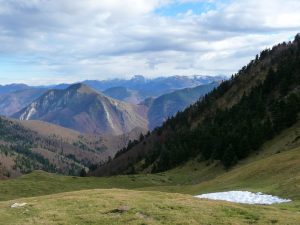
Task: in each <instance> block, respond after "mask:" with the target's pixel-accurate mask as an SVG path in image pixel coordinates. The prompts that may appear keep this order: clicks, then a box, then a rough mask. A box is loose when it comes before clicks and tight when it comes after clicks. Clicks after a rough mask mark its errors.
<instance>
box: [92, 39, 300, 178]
mask: <svg viewBox="0 0 300 225" xmlns="http://www.w3.org/2000/svg"><path fill="white" fill-rule="evenodd" d="M299 111H300V36H299V35H297V36H296V38H295V40H294V41H293V42H289V43H283V44H279V45H277V46H275V47H273V48H272V49H267V50H264V51H263V52H261V54H260V55H259V56H258V55H257V56H256V58H255V59H254V60H252V61H251V62H250V63H249V64H248V65H247V66H245V67H243V68H242V69H241V70H240V71H239V72H238V73H237V74H235V75H233V76H232V78H231V79H230V80H228V81H225V82H223V83H222V84H221V85H220V86H219V87H218V88H217V89H215V90H214V91H213V92H211V93H210V94H208V95H206V96H205V97H204V98H203V100H202V101H198V102H197V103H196V104H194V105H192V106H191V107H189V108H188V109H187V110H185V111H184V112H182V113H179V114H177V116H176V117H174V118H172V119H169V120H167V121H166V122H165V123H164V125H163V126H162V127H160V128H157V129H156V130H155V131H153V132H152V133H151V134H150V135H148V136H147V137H141V138H140V142H136V143H134V144H131V145H130V146H128V147H127V148H126V149H123V150H122V151H121V152H120V153H119V154H117V157H116V158H115V159H114V160H113V161H111V162H109V163H107V164H106V165H105V166H102V167H100V168H98V169H97V170H96V171H94V172H93V173H91V174H93V175H107V174H119V173H135V172H139V171H146V172H160V171H165V170H168V169H171V168H173V167H175V166H177V165H179V164H182V163H183V162H186V161H187V160H189V159H191V158H197V159H198V160H200V161H202V160H206V161H207V162H208V163H209V162H210V161H213V160H217V161H220V162H221V163H222V164H223V166H224V167H225V168H230V167H231V166H233V165H235V164H236V163H237V162H238V161H239V160H241V159H244V158H246V157H247V156H248V155H249V154H251V153H252V152H255V151H257V150H258V148H259V147H260V146H261V145H262V144H263V143H264V142H266V141H267V140H269V139H271V138H272V137H273V136H274V135H276V134H279V133H280V132H281V131H283V130H284V129H286V128H288V127H289V126H291V125H293V124H294V123H296V122H297V120H298V114H299Z"/></svg>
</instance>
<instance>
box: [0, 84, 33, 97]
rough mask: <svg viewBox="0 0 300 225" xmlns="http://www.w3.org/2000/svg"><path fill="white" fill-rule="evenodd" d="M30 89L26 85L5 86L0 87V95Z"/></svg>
mask: <svg viewBox="0 0 300 225" xmlns="http://www.w3.org/2000/svg"><path fill="white" fill-rule="evenodd" d="M29 88H30V87H29V86H28V85H26V84H7V85H0V95H1V94H7V93H11V92H15V91H23V90H26V89H29Z"/></svg>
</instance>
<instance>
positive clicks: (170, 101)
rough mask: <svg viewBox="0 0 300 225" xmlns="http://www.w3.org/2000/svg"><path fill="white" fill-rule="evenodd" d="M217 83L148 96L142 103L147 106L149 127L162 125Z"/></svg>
mask: <svg viewBox="0 0 300 225" xmlns="http://www.w3.org/2000/svg"><path fill="white" fill-rule="evenodd" d="M218 85H219V83H217V82H213V83H211V84H206V85H200V86H197V87H194V88H185V89H181V90H178V91H174V92H172V93H168V94H164V95H162V96H160V97H158V98H155V99H153V98H150V99H149V98H148V99H146V100H145V102H144V104H145V105H146V106H147V107H149V111H148V120H149V129H151V130H152V129H154V128H155V127H158V126H160V125H162V123H163V122H164V121H165V120H167V119H168V118H169V117H172V116H175V115H176V113H177V112H179V111H183V110H184V109H185V108H186V107H188V106H190V105H191V104H193V103H195V102H196V101H197V100H199V98H201V97H203V96H204V95H205V94H207V93H209V92H210V91H212V90H213V89H214V88H216V87H218Z"/></svg>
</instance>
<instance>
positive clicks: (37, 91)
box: [0, 76, 226, 116]
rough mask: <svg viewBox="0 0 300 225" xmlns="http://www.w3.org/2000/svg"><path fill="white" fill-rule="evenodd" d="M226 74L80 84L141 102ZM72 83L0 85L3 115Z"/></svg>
mask: <svg viewBox="0 0 300 225" xmlns="http://www.w3.org/2000/svg"><path fill="white" fill-rule="evenodd" d="M224 79H226V77H224V76H216V77H210V76H192V77H187V76H171V77H159V78H155V79H146V78H145V77H143V76H135V77H133V78H132V79H129V80H126V79H112V80H103V81H97V80H86V81H83V82H81V83H83V84H86V85H87V86H89V87H91V88H93V89H95V90H97V91H98V92H101V93H103V94H104V95H106V96H108V97H112V98H114V99H117V100H121V101H125V102H128V103H132V104H138V103H140V102H142V101H144V100H145V99H146V98H149V97H158V96H160V95H163V94H166V93H170V92H172V91H175V90H179V89H183V88H191V87H196V86H199V85H203V84H208V83H211V82H214V81H220V80H224ZM70 85H72V84H57V85H48V86H29V85H26V84H9V85H0V115H3V116H11V115H13V114H14V113H16V112H18V111H19V110H21V109H23V108H24V107H26V106H28V104H29V103H31V102H32V101H34V100H36V99H37V98H38V97H40V96H41V95H42V94H44V93H45V92H46V91H48V90H53V89H59V90H63V89H66V88H68V87H69V86H70Z"/></svg>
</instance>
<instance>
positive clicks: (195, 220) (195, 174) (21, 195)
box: [0, 2, 300, 225]
mask: <svg viewBox="0 0 300 225" xmlns="http://www.w3.org/2000/svg"><path fill="white" fill-rule="evenodd" d="M45 4H47V2H45ZM74 4H75V3H74ZM178 4H179V3H178ZM93 6H94V5H93ZM23 7H25V6H23ZM21 8H22V7H21ZM31 10H32V9H31ZM31 10H29V11H30V12H32V11H31ZM33 11H34V10H33ZM0 14H1V10H0ZM190 14H193V12H191V11H190V12H189V13H186V15H185V14H184V16H188V15H190ZM107 15H108V14H107ZM210 15H213V13H210ZM110 16H111V15H110V14H109V16H107V17H105V18H104V19H103V21H106V20H109V19H110ZM182 16H183V15H182ZM202 16H204V15H202ZM165 21H167V20H165ZM98 22H99V21H98ZM185 22H186V21H185ZM0 23H1V22H0ZM128 29H132V28H131V27H129V28H128ZM146 33H147V32H146ZM175 33H176V32H175ZM139 35H141V34H139ZM142 36H143V35H142ZM42 37H43V35H41V36H40V38H41V39H43V38H42ZM141 39H142V38H141ZM154 40H156V39H155V38H154ZM176 40H179V39H176ZM177 44H179V43H177V42H176V46H177ZM219 45H222V44H220V43H219ZM170 46H171V45H170ZM216 46H218V45H216ZM193 48H195V46H193ZM113 49H114V47H113ZM178 49H180V48H178ZM188 49H189V54H192V53H191V52H192V50H191V49H190V48H188ZM254 49H256V48H254ZM147 51H148V50H147ZM180 51H183V49H181V50H180ZM133 52H134V51H133ZM172 53H174V52H172ZM219 53H220V54H221V55H222V54H223V55H226V54H225V53H224V52H218V54H219ZM113 54H116V53H113ZM132 54H137V53H135V52H134V53H132ZM239 54H241V55H243V54H244V52H243V51H241V53H239ZM227 55H228V54H227ZM76 57H78V59H79V58H80V57H79V56H78V55H77V56H76ZM214 57H215V56H214V54H208V55H206V56H205V57H202V60H203V59H204V58H214ZM135 60H137V58H135ZM157 60H158V62H155V63H154V64H153V62H152V64H153V65H152V64H151V63H148V64H149V65H148V64H147V65H148V67H150V68H152V70H155V69H156V67H159V66H160V64H164V62H160V59H159V58H158V59H157ZM299 62H300V34H297V35H296V36H295V38H294V39H293V40H290V41H288V42H283V43H280V44H277V45H274V46H273V47H270V48H266V49H265V50H263V51H261V52H260V54H257V55H256V56H255V57H254V58H253V60H251V61H250V62H249V63H248V64H247V65H245V66H243V67H242V68H241V69H240V70H239V71H238V72H237V73H235V74H233V75H232V76H231V78H225V77H224V76H218V75H216V76H205V75H203V76H200V75H191V76H179V75H173V76H169V77H167V76H160V77H154V78H146V77H144V76H142V75H135V76H133V77H132V78H129V79H119V78H115V79H109V80H93V79H87V78H86V80H83V79H82V80H83V81H81V82H76V83H73V82H72V81H71V79H70V83H58V84H53V85H36V86H30V85H27V84H22V83H19V84H7V85H0V115H1V116H0V224H1V225H2V224H3V225H22V224H26V225H27V224H28V225H31V224H47V225H48V224H49V225H52V224H63V225H65V224H66V225H68V224H70V225H71V224H72V225H73V224H78V225H79V224H80V225H86V224H104V225H106V224H116V225H117V224H137V225H145V224H149V225H150V224H158V225H159V224H166V225H171V224H172V225H173V224H178V225H179V224H180V225H181V224H200V225H219V224H220V225H222V224H223V225H243V224H245V225H246V224H259V225H270V224H278V225H299V221H300V191H299V190H300V63H299ZM85 63H87V61H84V60H83V61H81V60H79V62H78V64H85ZM194 63H195V62H193V63H188V64H187V65H185V66H183V67H182V65H181V66H179V65H178V68H177V67H176V68H177V69H179V68H185V67H192V65H194ZM232 63H235V62H232ZM101 66H104V64H102V65H101ZM165 66H166V64H165ZM126 67H127V63H126ZM167 67H168V66H167ZM97 68H98V67H97ZM122 68H123V69H124V67H122ZM220 192H222V193H220ZM207 196H210V197H207ZM216 196H217V197H216Z"/></svg>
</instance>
